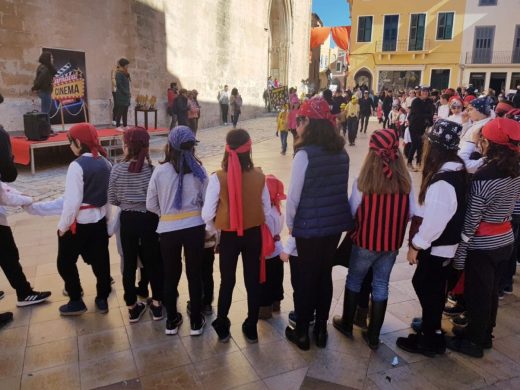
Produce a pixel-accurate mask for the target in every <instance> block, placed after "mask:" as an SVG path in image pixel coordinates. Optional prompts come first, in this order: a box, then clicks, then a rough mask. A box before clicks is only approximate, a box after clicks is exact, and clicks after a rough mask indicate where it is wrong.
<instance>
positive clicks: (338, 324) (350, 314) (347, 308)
mask: <svg viewBox="0 0 520 390" xmlns="http://www.w3.org/2000/svg"><path fill="white" fill-rule="evenodd" d="M358 301H359V293H357V292H354V291H350V290H347V289H345V298H344V299H343V315H342V316H341V317H340V316H334V318H333V319H332V325H333V326H334V327H335V328H336V329H337V330H339V331H340V332H341V333H343V334H344V335H345V336H347V337H348V338H352V325H353V324H354V315H355V314H356V309H357V304H358Z"/></svg>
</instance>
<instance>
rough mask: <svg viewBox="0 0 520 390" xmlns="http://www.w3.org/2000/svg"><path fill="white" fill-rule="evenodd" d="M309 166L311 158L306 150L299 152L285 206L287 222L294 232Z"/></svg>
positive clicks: (293, 167)
mask: <svg viewBox="0 0 520 390" xmlns="http://www.w3.org/2000/svg"><path fill="white" fill-rule="evenodd" d="M308 165H309V157H308V156H307V152H306V151H305V150H299V151H298V153H296V155H295V156H294V159H293V164H292V170H291V182H290V184H289V191H288V194H287V203H286V205H285V212H286V213H287V215H286V222H287V227H288V228H289V230H292V228H293V225H294V217H295V216H296V211H297V210H298V205H299V204H300V198H301V195H302V190H303V184H304V182H305V173H306V172H307V167H308Z"/></svg>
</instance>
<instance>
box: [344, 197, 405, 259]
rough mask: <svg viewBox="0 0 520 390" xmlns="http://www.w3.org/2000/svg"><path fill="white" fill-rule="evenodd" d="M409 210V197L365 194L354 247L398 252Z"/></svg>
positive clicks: (357, 214)
mask: <svg viewBox="0 0 520 390" xmlns="http://www.w3.org/2000/svg"><path fill="white" fill-rule="evenodd" d="M409 211H410V196H409V194H363V200H362V201H361V204H360V205H359V207H358V209H357V211H356V217H355V218H356V225H355V228H354V231H353V232H352V240H353V242H354V244H355V245H357V246H359V247H361V248H364V249H367V250H370V251H376V252H390V251H396V250H399V248H401V245H403V240H404V235H405V232H406V225H407V224H408V216H409Z"/></svg>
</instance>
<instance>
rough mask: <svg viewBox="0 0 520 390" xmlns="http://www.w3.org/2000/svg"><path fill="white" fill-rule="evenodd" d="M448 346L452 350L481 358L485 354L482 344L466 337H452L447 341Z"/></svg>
mask: <svg viewBox="0 0 520 390" xmlns="http://www.w3.org/2000/svg"><path fill="white" fill-rule="evenodd" d="M446 347H447V348H448V349H451V350H452V351H455V352H460V353H462V354H464V355H468V356H471V357H475V358H481V357H483V356H484V350H483V349H482V346H480V345H477V344H475V343H473V342H471V341H470V340H468V339H465V338H460V337H450V338H448V340H447V341H446Z"/></svg>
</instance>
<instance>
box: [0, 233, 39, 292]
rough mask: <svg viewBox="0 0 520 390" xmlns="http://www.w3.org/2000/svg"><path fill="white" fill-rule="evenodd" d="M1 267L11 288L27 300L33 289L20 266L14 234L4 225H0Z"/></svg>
mask: <svg viewBox="0 0 520 390" xmlns="http://www.w3.org/2000/svg"><path fill="white" fill-rule="evenodd" d="M0 267H2V271H4V274H5V277H6V278H7V280H8V281H9V284H10V285H11V287H12V288H14V289H15V290H16V296H17V298H18V299H19V300H23V299H25V298H26V297H27V296H28V295H29V294H30V293H31V292H32V288H31V285H30V284H29V282H28V281H27V278H26V277H25V274H24V273H23V270H22V266H21V265H20V256H19V254H18V248H17V247H16V244H15V242H14V237H13V232H12V230H11V228H10V227H9V226H3V225H0Z"/></svg>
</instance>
